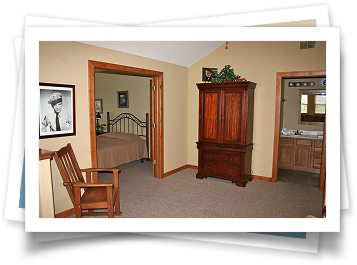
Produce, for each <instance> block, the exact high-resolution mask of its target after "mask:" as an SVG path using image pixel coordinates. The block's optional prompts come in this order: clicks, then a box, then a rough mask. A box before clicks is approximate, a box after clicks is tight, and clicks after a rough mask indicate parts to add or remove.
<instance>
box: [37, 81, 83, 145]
mask: <svg viewBox="0 0 357 265" xmlns="http://www.w3.org/2000/svg"><path fill="white" fill-rule="evenodd" d="M39 89H40V109H39V112H40V113H39V115H40V139H42V138H50V137H62V136H71V135H76V116H75V113H76V110H75V86H74V85H64V84H51V83H40V84H39Z"/></svg>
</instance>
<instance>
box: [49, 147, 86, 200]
mask: <svg viewBox="0 0 357 265" xmlns="http://www.w3.org/2000/svg"><path fill="white" fill-rule="evenodd" d="M54 158H55V161H56V164H57V167H58V170H59V172H60V174H61V177H62V180H63V182H66V183H74V182H85V181H84V178H83V176H82V173H81V171H80V168H79V165H78V162H77V159H76V157H75V155H74V152H73V149H72V146H71V144H67V146H65V147H63V148H61V149H60V150H58V151H57V152H55V155H54ZM66 188H67V191H68V193H69V195H70V197H71V200H72V202H73V203H74V189H73V186H72V185H66Z"/></svg>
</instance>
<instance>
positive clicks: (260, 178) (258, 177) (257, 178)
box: [252, 175, 273, 182]
mask: <svg viewBox="0 0 357 265" xmlns="http://www.w3.org/2000/svg"><path fill="white" fill-rule="evenodd" d="M252 179H255V180H262V181H267V182H272V180H273V179H272V178H268V177H263V176H257V175H252Z"/></svg>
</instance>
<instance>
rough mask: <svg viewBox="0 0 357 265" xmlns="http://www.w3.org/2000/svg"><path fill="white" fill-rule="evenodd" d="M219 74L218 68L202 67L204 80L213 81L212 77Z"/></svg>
mask: <svg viewBox="0 0 357 265" xmlns="http://www.w3.org/2000/svg"><path fill="white" fill-rule="evenodd" d="M217 74H218V69H217V68H207V67H204V68H202V81H204V82H211V78H212V77H216V76H217Z"/></svg>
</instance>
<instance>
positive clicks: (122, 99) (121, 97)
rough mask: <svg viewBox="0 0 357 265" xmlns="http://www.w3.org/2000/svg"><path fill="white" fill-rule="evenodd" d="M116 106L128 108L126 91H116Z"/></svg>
mask: <svg viewBox="0 0 357 265" xmlns="http://www.w3.org/2000/svg"><path fill="white" fill-rule="evenodd" d="M117 95H118V108H129V93H128V91H118V94H117Z"/></svg>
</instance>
